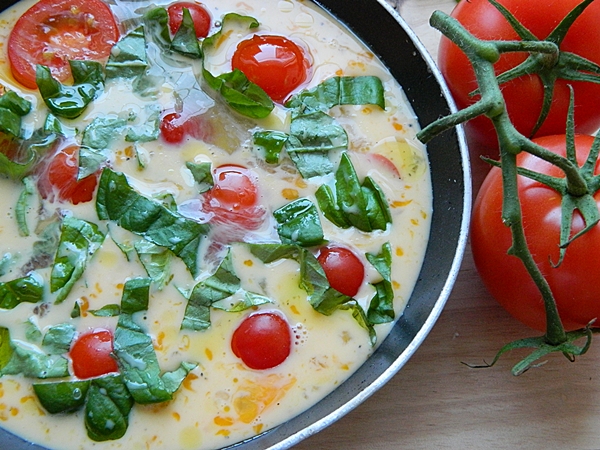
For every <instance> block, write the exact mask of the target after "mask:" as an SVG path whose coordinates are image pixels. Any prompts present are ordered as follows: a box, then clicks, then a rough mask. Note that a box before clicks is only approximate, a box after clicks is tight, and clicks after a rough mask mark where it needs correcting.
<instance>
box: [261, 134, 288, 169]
mask: <svg viewBox="0 0 600 450" xmlns="http://www.w3.org/2000/svg"><path fill="white" fill-rule="evenodd" d="M253 139H254V147H255V148H256V149H257V150H258V151H262V152H263V153H264V155H265V161H266V162H267V163H269V164H277V163H278V162H279V155H280V154H281V151H282V150H283V147H284V146H285V144H286V142H287V140H288V135H287V134H285V133H282V132H281V131H257V132H256V133H254V136H253Z"/></svg>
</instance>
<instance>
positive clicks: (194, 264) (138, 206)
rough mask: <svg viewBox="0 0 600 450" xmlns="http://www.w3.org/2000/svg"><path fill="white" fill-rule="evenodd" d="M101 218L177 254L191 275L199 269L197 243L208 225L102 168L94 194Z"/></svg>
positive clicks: (205, 232) (120, 175) (116, 173)
mask: <svg viewBox="0 0 600 450" xmlns="http://www.w3.org/2000/svg"><path fill="white" fill-rule="evenodd" d="M96 211H97V213H98V217H99V218H100V219H101V220H112V221H114V222H116V223H117V225H119V226H121V227H122V228H125V229H126V230H129V231H131V232H132V233H135V234H137V235H139V236H141V237H143V238H145V239H146V240H148V241H150V242H152V243H154V244H156V245H160V246H162V247H165V248H168V249H169V250H171V251H172V252H173V253H174V254H175V255H177V256H179V257H180V258H181V259H182V260H183V262H184V263H185V265H186V266H187V268H188V269H189V271H190V272H191V273H192V275H194V276H195V275H196V274H197V272H198V246H199V245H200V241H201V240H202V239H203V237H204V236H205V235H206V234H207V232H208V229H209V227H208V225H206V224H200V223H198V222H195V221H193V220H190V219H187V218H185V217H183V216H181V215H179V214H177V213H176V212H174V211H171V210H170V209H169V208H166V207H165V206H163V205H162V204H160V203H158V202H156V201H154V200H151V199H149V198H147V197H144V196H142V195H140V194H139V193H137V192H136V191H135V190H134V189H133V188H132V187H131V186H130V185H129V183H128V182H127V178H126V177H125V175H124V174H122V173H118V172H114V171H112V170H110V169H108V168H105V169H104V170H103V171H102V175H101V176H100V181H99V184H98V193H97V195H96Z"/></svg>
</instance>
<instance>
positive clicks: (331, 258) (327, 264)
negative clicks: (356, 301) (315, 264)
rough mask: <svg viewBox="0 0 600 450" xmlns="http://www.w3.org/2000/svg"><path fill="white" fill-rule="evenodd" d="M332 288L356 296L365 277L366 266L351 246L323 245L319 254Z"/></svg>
mask: <svg viewBox="0 0 600 450" xmlns="http://www.w3.org/2000/svg"><path fill="white" fill-rule="evenodd" d="M317 259H318V261H319V263H320V264H321V267H323V270H324V271H325V276H326V277H327V281H329V284H330V285H331V287H332V288H334V289H335V290H337V291H339V292H341V293H342V294H345V295H347V296H349V297H354V296H355V295H356V294H357V293H358V290H359V289H360V287H361V285H362V283H363V280H364V279H365V266H364V265H363V263H362V262H361V260H360V259H359V257H358V256H356V254H355V253H354V252H353V251H352V250H350V249H349V248H346V247H342V246H339V245H328V246H327V247H323V248H322V249H321V251H320V252H319V255H318V256H317Z"/></svg>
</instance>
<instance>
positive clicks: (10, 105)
mask: <svg viewBox="0 0 600 450" xmlns="http://www.w3.org/2000/svg"><path fill="white" fill-rule="evenodd" d="M30 111H31V102H30V101H28V100H25V99H24V98H22V97H20V96H19V94H17V93H16V92H14V91H7V92H5V93H4V94H2V96H0V132H2V133H7V134H9V135H11V136H14V137H20V136H21V117H23V116H26V115H27V114H29V112H30Z"/></svg>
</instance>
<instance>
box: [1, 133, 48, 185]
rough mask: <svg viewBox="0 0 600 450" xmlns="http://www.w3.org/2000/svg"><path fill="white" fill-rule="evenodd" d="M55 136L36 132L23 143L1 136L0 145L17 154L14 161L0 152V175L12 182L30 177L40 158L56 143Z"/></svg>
mask: <svg viewBox="0 0 600 450" xmlns="http://www.w3.org/2000/svg"><path fill="white" fill-rule="evenodd" d="M56 139H57V136H56V135H55V134H48V133H46V132H45V131H43V130H37V131H36V132H34V133H33V135H32V136H31V137H30V138H28V139H26V140H23V141H20V140H19V139H16V138H13V137H10V136H8V135H4V136H2V140H1V141H0V145H2V146H3V147H4V148H6V149H10V150H13V149H14V152H15V153H16V154H17V156H16V157H15V158H14V159H11V158H9V157H8V156H6V155H5V154H4V153H2V152H0V174H1V175H4V176H6V177H8V178H10V179H13V180H20V179H22V178H23V177H25V176H27V175H30V174H31V173H32V171H33V169H34V168H35V167H36V164H37V163H38V161H39V160H40V159H41V157H42V156H43V155H44V154H45V153H46V152H47V151H48V150H49V149H50V148H51V147H52V146H53V145H54V144H55V143H56Z"/></svg>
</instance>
